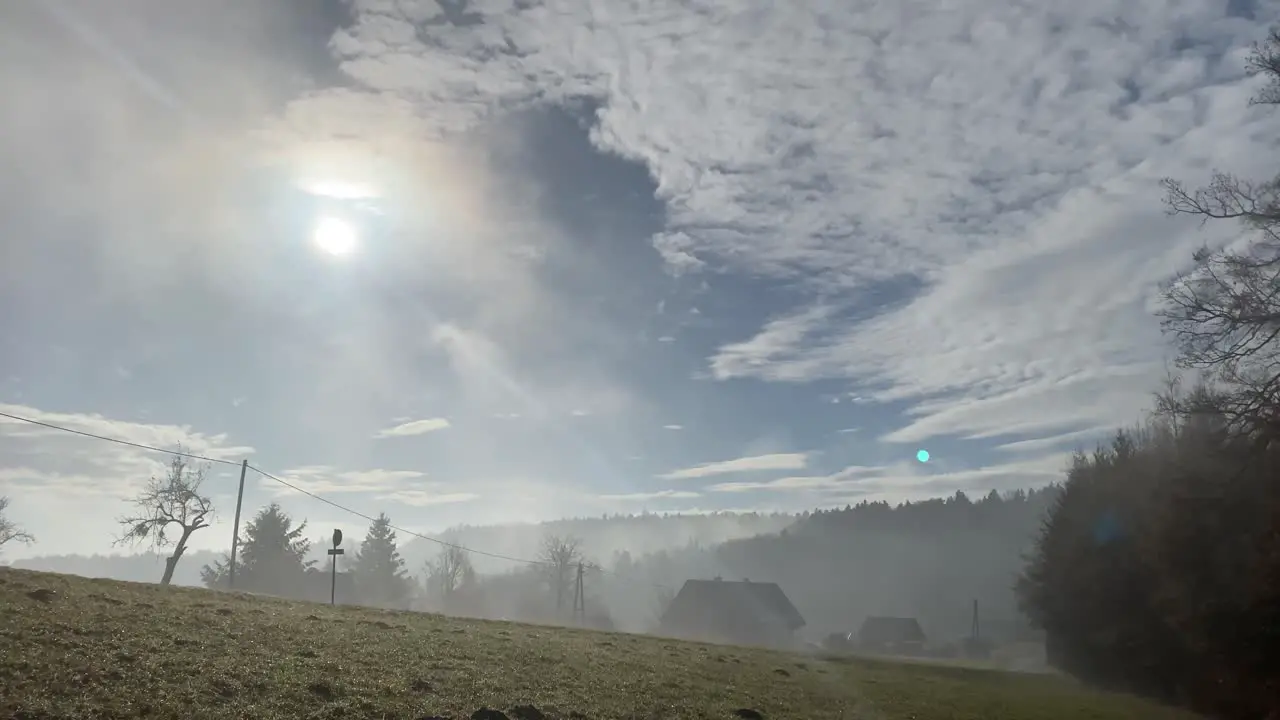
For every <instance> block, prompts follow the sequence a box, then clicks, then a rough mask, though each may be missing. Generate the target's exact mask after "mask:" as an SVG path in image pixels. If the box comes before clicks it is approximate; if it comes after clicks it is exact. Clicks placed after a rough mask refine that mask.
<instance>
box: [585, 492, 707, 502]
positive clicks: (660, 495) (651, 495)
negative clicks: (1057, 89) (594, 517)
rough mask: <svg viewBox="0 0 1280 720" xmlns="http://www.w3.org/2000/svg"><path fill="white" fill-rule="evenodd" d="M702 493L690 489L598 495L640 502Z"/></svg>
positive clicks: (605, 498)
mask: <svg viewBox="0 0 1280 720" xmlns="http://www.w3.org/2000/svg"><path fill="white" fill-rule="evenodd" d="M701 496H702V493H696V492H693V491H692V490H656V491H654V492H638V493H620V494H615V495H600V496H599V498H600V499H601V500H607V501H617V502H642V501H645V500H676V499H684V498H696V497H701Z"/></svg>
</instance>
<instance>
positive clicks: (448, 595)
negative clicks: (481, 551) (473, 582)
mask: <svg viewBox="0 0 1280 720" xmlns="http://www.w3.org/2000/svg"><path fill="white" fill-rule="evenodd" d="M425 571H426V581H427V582H426V585H427V591H428V592H431V593H435V594H438V595H439V596H440V598H441V600H442V601H443V602H444V604H445V605H446V606H448V605H449V602H450V600H451V599H452V597H453V594H454V592H455V591H456V590H457V589H458V588H459V587H461V586H462V585H463V584H465V583H466V582H467V581H468V580H470V579H471V578H473V577H474V576H475V570H474V569H473V568H472V566H471V557H470V556H468V555H467V551H466V550H465V549H464V548H461V547H458V546H456V545H445V546H444V547H442V548H440V554H438V555H436V559H435V560H428V561H427V564H426V567H425Z"/></svg>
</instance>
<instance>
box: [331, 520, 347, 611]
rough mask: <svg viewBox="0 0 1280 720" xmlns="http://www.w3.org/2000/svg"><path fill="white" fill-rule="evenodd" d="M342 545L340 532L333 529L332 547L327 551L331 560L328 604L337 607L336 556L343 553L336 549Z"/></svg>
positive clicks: (340, 549)
mask: <svg viewBox="0 0 1280 720" xmlns="http://www.w3.org/2000/svg"><path fill="white" fill-rule="evenodd" d="M341 544H342V531H341V530H338V529H337V528H334V531H333V547H332V548H330V549H329V557H331V558H333V560H332V562H331V563H330V571H329V604H330V605H337V597H338V556H339V555H341V554H343V552H345V551H344V550H343V549H342V548H340V547H338V546H339V545H341Z"/></svg>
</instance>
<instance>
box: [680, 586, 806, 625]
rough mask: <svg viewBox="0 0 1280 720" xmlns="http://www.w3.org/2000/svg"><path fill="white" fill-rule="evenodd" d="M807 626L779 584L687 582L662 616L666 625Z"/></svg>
mask: <svg viewBox="0 0 1280 720" xmlns="http://www.w3.org/2000/svg"><path fill="white" fill-rule="evenodd" d="M744 622H745V623H754V624H761V625H763V624H780V625H782V626H784V627H786V629H787V630H792V631H794V630H798V629H800V628H802V627H804V625H805V622H804V618H803V617H801V615H800V611H799V610H797V609H796V606H795V605H792V604H791V600H790V599H788V598H787V594H786V593H784V592H782V588H780V587H778V584H777V583H771V582H751V581H749V580H744V581H742V582H734V581H729V580H686V581H685V583H684V586H683V587H681V588H680V592H679V593H677V594H676V596H675V597H674V598H672V600H671V603H670V604H669V605H667V609H666V612H664V613H663V614H662V624H663V625H666V626H669V627H670V626H681V625H688V626H701V625H707V624H715V625H736V624H739V623H744Z"/></svg>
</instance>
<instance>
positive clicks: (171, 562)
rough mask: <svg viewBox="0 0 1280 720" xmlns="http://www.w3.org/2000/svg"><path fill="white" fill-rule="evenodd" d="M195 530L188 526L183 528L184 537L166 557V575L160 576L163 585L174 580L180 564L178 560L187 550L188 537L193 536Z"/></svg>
mask: <svg viewBox="0 0 1280 720" xmlns="http://www.w3.org/2000/svg"><path fill="white" fill-rule="evenodd" d="M192 532H193V530H188V529H187V528H183V529H182V537H181V538H179V539H178V544H177V545H175V546H174V548H173V554H172V555H170V556H169V557H167V558H165V559H164V577H162V578H160V584H161V585H168V584H170V583H172V582H173V570H174V568H176V567H177V566H178V560H179V559H180V558H181V557H182V553H184V552H186V551H187V538H189V537H191V533H192Z"/></svg>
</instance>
